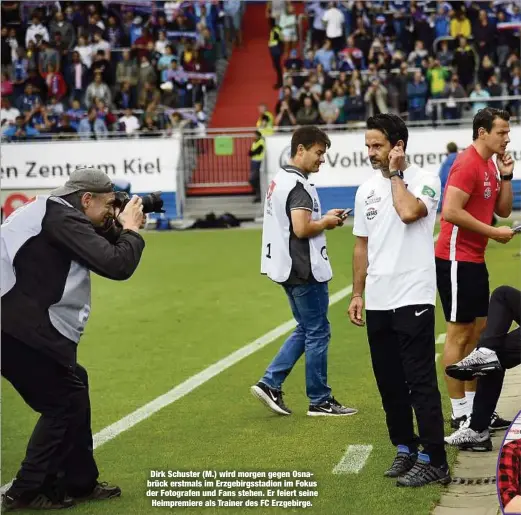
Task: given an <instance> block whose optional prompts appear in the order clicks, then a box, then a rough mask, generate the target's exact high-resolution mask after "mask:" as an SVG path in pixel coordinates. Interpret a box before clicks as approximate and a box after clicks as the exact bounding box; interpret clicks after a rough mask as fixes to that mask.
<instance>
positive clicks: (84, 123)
mask: <svg viewBox="0 0 521 515" xmlns="http://www.w3.org/2000/svg"><path fill="white" fill-rule="evenodd" d="M107 132H108V131H107V126H106V125H105V122H104V121H103V120H101V119H100V118H98V112H97V110H96V108H95V107H90V108H89V111H88V113H87V118H83V119H82V120H81V121H80V123H79V125H78V134H79V136H80V138H81V139H95V140H97V139H100V138H101V139H103V138H104V137H105V135H106V134H107Z"/></svg>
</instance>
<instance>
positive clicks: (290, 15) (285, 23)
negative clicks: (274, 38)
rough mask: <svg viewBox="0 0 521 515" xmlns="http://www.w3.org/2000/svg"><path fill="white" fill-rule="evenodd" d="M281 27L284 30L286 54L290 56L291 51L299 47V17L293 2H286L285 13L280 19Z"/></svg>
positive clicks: (283, 37)
mask: <svg viewBox="0 0 521 515" xmlns="http://www.w3.org/2000/svg"><path fill="white" fill-rule="evenodd" d="M279 27H280V29H281V30H282V40H283V41H284V52H285V54H286V55H289V53H290V51H291V50H293V49H294V48H295V47H296V46H297V40H298V33H297V29H298V27H297V15H296V14H295V8H294V7H293V4H292V3H291V2H285V3H284V6H283V11H282V13H281V15H280V18H279Z"/></svg>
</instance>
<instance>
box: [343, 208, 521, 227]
mask: <svg viewBox="0 0 521 515" xmlns="http://www.w3.org/2000/svg"><path fill="white" fill-rule="evenodd" d="M351 211H353V210H352V209H344V210H343V211H342V212H341V213H340V214H339V215H338V216H339V218H340V219H341V220H345V219H346V218H347V217H348V216H349V214H350V213H351ZM520 229H521V227H520Z"/></svg>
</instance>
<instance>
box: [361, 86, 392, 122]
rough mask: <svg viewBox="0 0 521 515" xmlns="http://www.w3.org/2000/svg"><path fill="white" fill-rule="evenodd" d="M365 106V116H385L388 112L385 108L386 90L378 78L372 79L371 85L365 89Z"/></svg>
mask: <svg viewBox="0 0 521 515" xmlns="http://www.w3.org/2000/svg"><path fill="white" fill-rule="evenodd" d="M364 101H365V103H366V105H367V116H368V117H369V116H374V115H376V114H386V113H387V112H388V111H389V108H388V106H387V88H386V87H385V86H384V85H383V84H382V83H381V82H380V80H379V79H378V78H373V80H372V81H371V85H370V86H369V87H368V88H367V91H366V93H365V96H364Z"/></svg>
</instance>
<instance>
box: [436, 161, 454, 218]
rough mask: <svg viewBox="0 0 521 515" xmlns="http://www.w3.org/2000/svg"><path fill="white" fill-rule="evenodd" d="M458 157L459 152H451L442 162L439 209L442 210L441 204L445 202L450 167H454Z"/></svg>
mask: <svg viewBox="0 0 521 515" xmlns="http://www.w3.org/2000/svg"><path fill="white" fill-rule="evenodd" d="M456 157H458V153H457V152H452V154H449V155H448V156H447V158H446V159H445V161H443V163H441V167H440V181H441V196H440V204H439V208H438V211H439V210H441V204H442V202H443V196H444V193H445V186H446V185H447V179H448V178H449V173H450V169H451V168H452V165H453V164H454V161H456Z"/></svg>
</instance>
